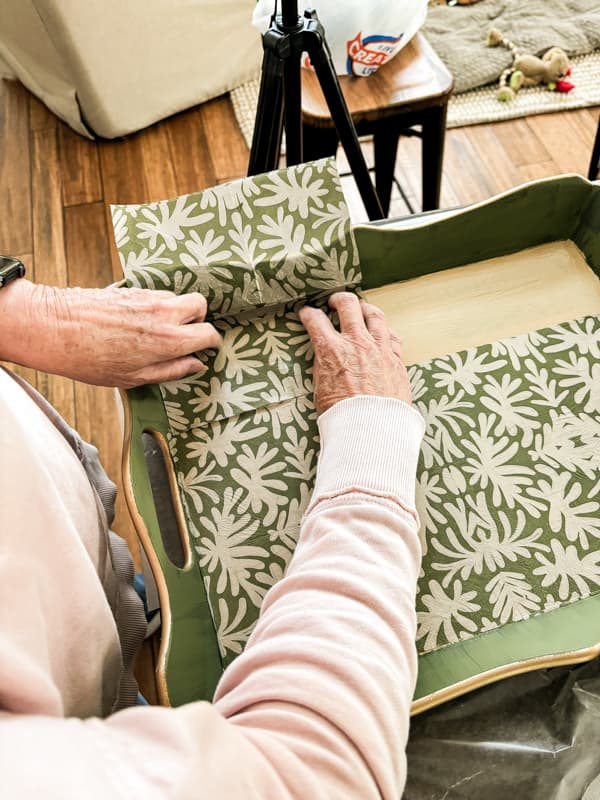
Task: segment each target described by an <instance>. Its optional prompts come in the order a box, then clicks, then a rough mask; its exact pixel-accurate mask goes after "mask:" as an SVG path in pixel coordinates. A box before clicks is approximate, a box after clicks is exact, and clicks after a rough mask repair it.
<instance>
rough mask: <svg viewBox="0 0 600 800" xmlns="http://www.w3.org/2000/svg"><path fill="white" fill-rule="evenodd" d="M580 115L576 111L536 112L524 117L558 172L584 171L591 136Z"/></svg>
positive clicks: (585, 171)
mask: <svg viewBox="0 0 600 800" xmlns="http://www.w3.org/2000/svg"><path fill="white" fill-rule="evenodd" d="M580 119H581V117H580V115H579V114H578V112H577V111H571V112H567V111H562V112H560V113H557V114H538V115H537V116H535V117H528V119H527V125H528V126H529V127H530V128H531V130H532V131H533V132H534V133H535V134H536V136H537V137H538V138H539V139H540V141H541V142H542V143H543V144H544V147H545V148H546V150H547V151H548V153H549V155H550V158H551V159H552V161H554V163H555V164H556V166H557V168H558V171H559V172H561V173H568V172H579V173H581V174H582V175H585V174H587V169H588V166H589V161H590V155H591V152H592V143H593V140H594V139H593V132H592V130H591V127H588V125H586V124H585V123H581V122H580ZM584 119H585V117H584Z"/></svg>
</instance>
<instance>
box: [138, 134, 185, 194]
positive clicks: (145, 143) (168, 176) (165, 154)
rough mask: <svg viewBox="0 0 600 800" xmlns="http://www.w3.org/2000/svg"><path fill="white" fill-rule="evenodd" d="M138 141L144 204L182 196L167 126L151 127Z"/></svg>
mask: <svg viewBox="0 0 600 800" xmlns="http://www.w3.org/2000/svg"><path fill="white" fill-rule="evenodd" d="M139 141H140V147H141V151H142V163H143V167H142V169H143V171H144V177H145V180H146V189H147V195H146V197H145V202H153V201H155V200H167V199H169V198H171V197H176V196H177V195H178V194H183V192H181V190H180V189H179V187H178V185H177V182H176V180H175V170H174V169H173V163H172V160H171V148H170V142H169V135H168V133H167V125H166V124H165V123H159V124H158V125H153V126H152V127H151V128H148V129H147V130H145V131H144V132H143V134H141V135H140V139H139Z"/></svg>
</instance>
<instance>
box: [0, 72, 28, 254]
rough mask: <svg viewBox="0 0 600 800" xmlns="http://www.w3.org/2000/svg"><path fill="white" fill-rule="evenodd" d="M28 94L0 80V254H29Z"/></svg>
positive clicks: (8, 82) (18, 85)
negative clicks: (0, 188)
mask: <svg viewBox="0 0 600 800" xmlns="http://www.w3.org/2000/svg"><path fill="white" fill-rule="evenodd" d="M28 129H29V94H28V92H27V90H26V89H25V88H24V87H23V86H22V85H21V84H20V83H17V82H16V81H6V80H0V186H1V187H2V191H1V192H0V252H1V253H11V254H12V253H31V252H32V250H33V240H32V233H31V181H30V175H29V173H30V163H31V162H30V148H29V130H28Z"/></svg>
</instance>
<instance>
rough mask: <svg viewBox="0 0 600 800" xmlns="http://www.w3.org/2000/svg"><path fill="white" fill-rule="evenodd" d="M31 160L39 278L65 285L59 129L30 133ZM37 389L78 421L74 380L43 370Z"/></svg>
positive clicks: (34, 240)
mask: <svg viewBox="0 0 600 800" xmlns="http://www.w3.org/2000/svg"><path fill="white" fill-rule="evenodd" d="M31 161H32V165H31V181H32V186H31V193H32V214H33V246H34V256H35V264H36V279H37V280H38V281H39V282H40V283H46V284H49V285H50V286H66V285H67V283H68V280H67V260H66V256H65V246H64V229H63V213H62V211H63V210H62V179H61V165H60V158H59V154H58V141H57V132H56V130H52V129H48V130H43V131H34V132H33V133H32V134H31ZM37 388H38V389H39V391H40V392H42V394H43V395H44V396H45V397H46V398H47V399H48V400H49V401H50V402H51V403H52V405H53V406H54V407H55V408H56V410H57V411H58V412H59V413H60V414H62V416H63V417H64V418H65V419H66V420H67V422H68V423H69V424H70V425H74V424H75V394H74V390H73V382H72V381H70V380H68V379H66V378H62V377H59V376H57V375H47V374H46V373H43V372H40V373H38V380H37Z"/></svg>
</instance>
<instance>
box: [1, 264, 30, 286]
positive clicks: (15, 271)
mask: <svg viewBox="0 0 600 800" xmlns="http://www.w3.org/2000/svg"><path fill="white" fill-rule="evenodd" d="M23 275H25V265H24V264H23V262H22V261H19V259H18V258H15V257H14V256H0V289H1V288H2V287H3V286H6V284H7V283H10V281H14V280H15V278H22V277H23Z"/></svg>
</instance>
